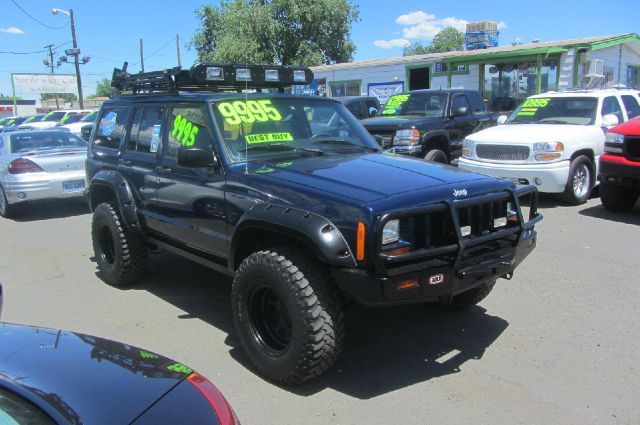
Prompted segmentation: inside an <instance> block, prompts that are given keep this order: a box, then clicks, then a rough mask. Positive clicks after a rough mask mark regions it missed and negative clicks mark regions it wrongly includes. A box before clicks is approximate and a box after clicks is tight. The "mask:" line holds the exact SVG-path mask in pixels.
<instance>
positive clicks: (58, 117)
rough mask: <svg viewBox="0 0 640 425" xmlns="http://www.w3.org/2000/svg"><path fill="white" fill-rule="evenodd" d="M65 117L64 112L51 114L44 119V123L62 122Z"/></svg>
mask: <svg viewBox="0 0 640 425" xmlns="http://www.w3.org/2000/svg"><path fill="white" fill-rule="evenodd" d="M65 115H66V112H64V111H53V112H49V113H48V114H46V115H45V116H44V117H43V118H42V121H60V120H61V119H62V118H63V117H64V116H65Z"/></svg>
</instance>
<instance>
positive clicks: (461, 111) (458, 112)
mask: <svg viewBox="0 0 640 425" xmlns="http://www.w3.org/2000/svg"><path fill="white" fill-rule="evenodd" d="M465 115H469V108H467V107H466V106H461V107H459V108H456V109H454V110H453V116H454V117H463V116H465Z"/></svg>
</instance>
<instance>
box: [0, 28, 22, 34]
mask: <svg viewBox="0 0 640 425" xmlns="http://www.w3.org/2000/svg"><path fill="white" fill-rule="evenodd" d="M0 32H6V33H8V34H24V31H22V30H21V29H20V28H16V27H9V28H0Z"/></svg>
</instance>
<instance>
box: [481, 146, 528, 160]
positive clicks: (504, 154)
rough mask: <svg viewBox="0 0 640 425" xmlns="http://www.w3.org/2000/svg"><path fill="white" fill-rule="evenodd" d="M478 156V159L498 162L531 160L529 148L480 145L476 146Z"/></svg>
mask: <svg viewBox="0 0 640 425" xmlns="http://www.w3.org/2000/svg"><path fill="white" fill-rule="evenodd" d="M476 155H477V156H478V158H482V159H495V160H498V161H526V160H527V159H528V158H529V147H528V146H517V145H487V144H478V145H476Z"/></svg>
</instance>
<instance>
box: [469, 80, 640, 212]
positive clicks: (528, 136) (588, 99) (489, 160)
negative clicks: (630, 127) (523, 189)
mask: <svg viewBox="0 0 640 425" xmlns="http://www.w3.org/2000/svg"><path fill="white" fill-rule="evenodd" d="M638 115H640V97H639V96H638V91H635V90H628V89H601V90H571V91H555V92H547V93H543V94H539V95H536V96H531V97H530V98H528V99H527V100H525V101H524V102H523V103H522V105H520V106H519V107H518V109H516V110H515V111H514V112H513V113H512V114H511V115H510V116H509V117H508V118H507V117H506V116H504V115H503V116H501V117H499V118H498V124H501V125H498V126H496V127H490V128H487V129H485V130H482V131H479V132H477V133H474V134H471V135H469V136H467V138H466V139H465V140H464V142H463V149H462V157H461V158H460V160H459V162H458V166H459V167H460V168H464V169H466V170H471V171H475V172H478V173H483V174H489V175H492V176H495V177H504V178H508V179H511V180H514V181H516V182H519V183H522V184H535V185H536V186H537V187H538V190H539V191H540V192H549V193H557V194H558V195H559V196H560V198H561V199H562V200H563V201H564V202H566V203H568V204H571V205H579V204H582V203H584V202H586V200H587V199H589V195H590V194H591V189H592V188H593V186H594V185H595V184H596V176H597V175H598V158H599V157H600V154H602V151H603V147H604V138H605V133H606V131H607V129H608V128H610V127H612V126H613V125H616V124H618V123H620V122H624V121H627V120H629V119H631V118H633V117H635V116H638Z"/></svg>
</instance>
